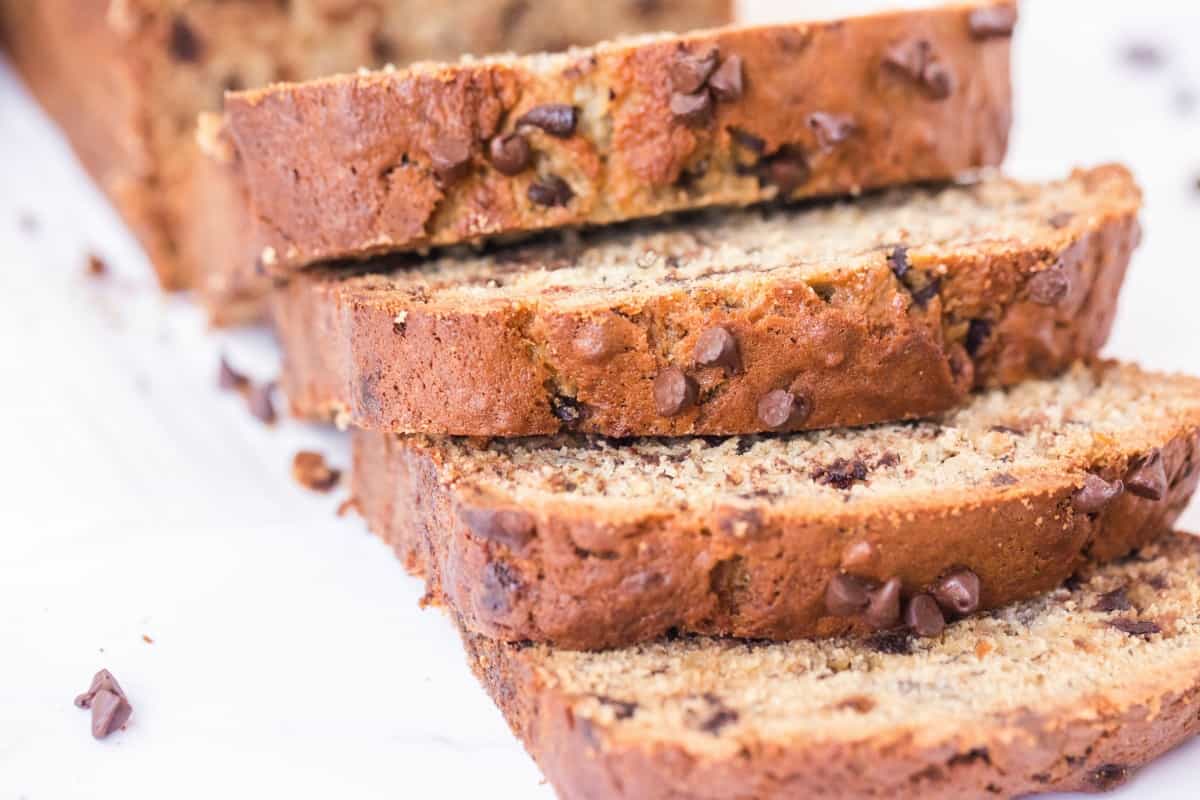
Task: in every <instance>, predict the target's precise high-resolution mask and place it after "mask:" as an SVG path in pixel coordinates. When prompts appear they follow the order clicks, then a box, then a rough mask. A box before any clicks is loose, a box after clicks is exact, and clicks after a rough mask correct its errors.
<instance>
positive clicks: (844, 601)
mask: <svg viewBox="0 0 1200 800" xmlns="http://www.w3.org/2000/svg"><path fill="white" fill-rule="evenodd" d="M870 603H871V596H870V589H869V587H868V585H867V582H866V581H864V580H863V579H862V578H858V577H855V576H854V575H846V574H845V573H842V572H839V573H837V574H836V575H834V576H833V577H832V578H830V579H829V583H828V584H827V585H826V586H825V610H826V611H828V612H829V613H830V614H833V615H834V616H835V617H853V616H857V615H858V614H861V613H862V612H863V611H866V610H867V606H869V605H870Z"/></svg>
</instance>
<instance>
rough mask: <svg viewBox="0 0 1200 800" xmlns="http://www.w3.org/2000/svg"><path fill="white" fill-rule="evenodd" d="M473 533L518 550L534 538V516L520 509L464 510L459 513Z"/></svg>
mask: <svg viewBox="0 0 1200 800" xmlns="http://www.w3.org/2000/svg"><path fill="white" fill-rule="evenodd" d="M459 516H461V517H462V520H463V522H464V523H466V526H467V528H468V529H469V530H470V531H471V533H473V534H475V535H476V536H478V537H479V538H480V539H486V540H487V541H490V542H497V543H499V544H502V545H504V546H505V547H508V548H511V549H513V550H518V549H520V548H522V547H524V546H525V545H526V544H528V543H529V541H530V540H531V539H532V538H533V534H534V530H535V523H534V519H533V516H532V515H531V514H529V513H528V512H527V511H522V510H521V509H518V508H464V509H462V510H461V511H460V512H459Z"/></svg>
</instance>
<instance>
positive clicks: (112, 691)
mask: <svg viewBox="0 0 1200 800" xmlns="http://www.w3.org/2000/svg"><path fill="white" fill-rule="evenodd" d="M75 707H76V708H90V709H91V710H92V736H93V737H95V738H97V739H103V738H105V737H106V736H108V735H109V734H110V733H112V732H113V731H115V730H117V729H119V728H121V727H122V726H124V725H125V723H126V722H128V721H129V717H130V715H131V714H132V713H133V706H131V705H130V704H129V699H128V698H127V697H126V696H125V692H124V691H123V690H122V689H121V686H120V684H118V683H117V679H116V678H114V677H113V675H112V673H111V672H109V671H108V670H106V669H102V670H100V671H99V672H97V673H96V674H95V675H94V676H93V677H92V684H91V686H89V687H88V690H87V691H86V692H84V693H83V694H81V695H79V696H78V697H76V698H75Z"/></svg>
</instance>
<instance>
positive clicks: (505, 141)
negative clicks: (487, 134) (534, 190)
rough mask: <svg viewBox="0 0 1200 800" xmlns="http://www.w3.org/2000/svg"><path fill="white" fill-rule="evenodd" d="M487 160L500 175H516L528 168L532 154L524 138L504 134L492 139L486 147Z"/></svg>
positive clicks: (518, 135) (516, 134) (513, 134)
mask: <svg viewBox="0 0 1200 800" xmlns="http://www.w3.org/2000/svg"><path fill="white" fill-rule="evenodd" d="M488 158H489V159H490V160H491V162H492V166H493V167H495V168H496V171H497V172H499V173H500V174H501V175H517V174H520V173H522V172H524V171H525V170H526V169H528V168H529V164H530V162H531V161H532V160H533V152H532V151H531V150H530V149H529V142H528V140H526V139H525V137H524V136H522V135H521V134H519V133H506V134H503V135H501V136H496V137H494V138H493V139H492V141H491V144H489V145H488Z"/></svg>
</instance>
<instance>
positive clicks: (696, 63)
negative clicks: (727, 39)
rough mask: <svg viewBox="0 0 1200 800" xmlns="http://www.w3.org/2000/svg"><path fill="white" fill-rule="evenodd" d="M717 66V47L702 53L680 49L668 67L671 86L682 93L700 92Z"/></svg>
mask: <svg viewBox="0 0 1200 800" xmlns="http://www.w3.org/2000/svg"><path fill="white" fill-rule="evenodd" d="M716 68H717V48H715V47H713V48H711V49H709V50H708V51H706V52H705V53H703V54H701V55H692V54H691V53H689V52H687V51H686V50H680V51H679V52H678V53H677V54H676V56H675V60H674V61H673V62H671V65H670V66H669V67H668V74H669V75H670V77H671V88H672V89H674V90H675V91H676V92H680V93H682V94H692V93H694V92H698V91H700V90H701V89H703V88H704V84H705V83H707V82H708V77H709V76H710V75H712V74H713V70H715V69H716Z"/></svg>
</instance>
